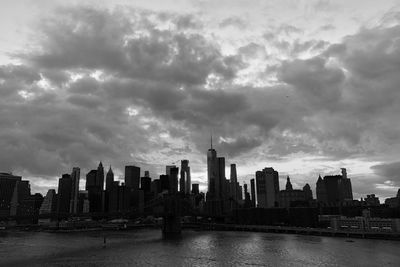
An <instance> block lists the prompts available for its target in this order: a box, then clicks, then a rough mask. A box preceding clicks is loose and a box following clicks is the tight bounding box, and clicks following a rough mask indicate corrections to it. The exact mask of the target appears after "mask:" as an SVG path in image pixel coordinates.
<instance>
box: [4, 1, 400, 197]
mask: <svg viewBox="0 0 400 267" xmlns="http://www.w3.org/2000/svg"><path fill="white" fill-rule="evenodd" d="M173 2H174V3H175V5H172V2H171V3H170V1H163V4H160V2H159V1H135V5H133V4H131V3H129V1H107V2H106V1H102V2H101V1H72V2H70V3H68V4H67V3H63V2H62V1H41V2H40V3H37V4H32V2H31V1H13V2H11V1H5V3H3V5H2V9H1V10H0V16H1V17H2V19H1V20H2V24H1V26H0V30H1V32H2V33H3V34H2V36H1V37H0V38H1V39H0V40H1V41H0V94H1V99H0V111H1V114H2V115H1V117H0V129H1V130H0V146H1V147H2V151H3V152H2V154H1V155H0V172H9V171H11V172H13V173H14V174H15V175H19V176H22V177H23V179H25V180H29V181H31V187H32V192H40V193H42V194H43V195H44V194H45V193H46V192H47V190H48V189H50V188H56V187H57V183H58V178H60V177H61V174H62V173H70V171H71V169H72V167H79V168H80V173H81V183H80V184H81V188H82V185H83V184H84V180H85V177H84V176H85V174H86V173H88V172H89V171H90V170H91V169H92V168H94V166H97V164H98V162H99V161H102V162H103V164H104V167H105V171H107V170H108V166H109V165H111V166H112V168H113V171H114V174H115V179H119V180H120V181H122V180H123V179H124V175H123V173H124V168H125V166H127V165H136V166H140V167H141V169H142V170H149V171H150V176H151V177H153V178H157V177H158V176H159V175H160V174H162V173H163V172H164V170H165V166H166V165H173V164H176V165H177V166H179V165H180V161H181V160H183V159H188V160H189V161H190V177H189V180H191V182H192V183H199V184H200V190H201V191H206V184H207V158H206V157H205V153H206V152H207V149H208V148H209V139H208V138H207V136H208V135H209V133H210V132H212V133H213V136H214V144H213V146H214V147H215V148H216V150H217V151H218V155H219V156H222V157H225V158H226V162H225V166H226V167H225V173H226V176H229V174H230V171H229V168H230V165H231V164H236V167H237V169H236V170H237V181H238V182H240V184H243V181H246V182H247V184H248V185H249V184H250V183H249V182H250V179H251V178H255V172H256V171H258V170H262V169H264V168H266V167H273V168H274V169H275V170H277V171H279V183H280V188H284V185H285V182H286V176H287V175H289V176H290V178H291V183H292V184H293V188H297V189H301V188H303V186H304V185H305V184H306V183H308V184H310V186H311V188H312V189H313V194H314V196H315V184H316V182H317V179H318V175H319V174H321V175H323V176H324V175H335V174H338V172H339V170H340V168H346V169H347V171H348V177H349V178H351V180H352V187H353V193H354V198H355V199H359V198H360V197H365V196H366V195H367V194H376V195H377V196H379V198H380V199H381V201H382V200H384V199H385V198H389V197H392V196H394V195H395V194H396V192H397V190H398V188H399V187H400V174H399V173H400V162H399V160H398V159H399V156H400V142H399V141H400V134H399V130H400V129H399V125H400V124H399V123H398V122H399V121H398V118H397V117H398V115H399V114H400V110H399V105H398V104H399V103H400V95H399V92H398V85H399V84H400V82H399V80H398V78H397V76H398V75H397V73H398V72H399V70H400V68H399V65H398V64H397V62H398V59H399V55H400V52H399V51H400V50H399V49H400V48H399V47H400V45H399V41H398V38H397V37H398V36H399V35H400V20H399V17H400V16H399V14H400V8H399V5H396V1H382V3H381V4H380V5H379V6H378V7H377V5H376V3H375V1H275V2H274V1H271V2H269V3H264V2H262V1H256V2H257V3H255V4H254V5H252V6H250V5H248V3H246V2H245V1H240V0H237V1H229V2H227V1H218V3H214V2H215V1H214V2H213V1H180V2H179V3H178V4H176V1H173ZM361 5H362V7H363V8H362V9H360V8H358V7H359V6H361ZM45 14H47V15H45Z"/></svg>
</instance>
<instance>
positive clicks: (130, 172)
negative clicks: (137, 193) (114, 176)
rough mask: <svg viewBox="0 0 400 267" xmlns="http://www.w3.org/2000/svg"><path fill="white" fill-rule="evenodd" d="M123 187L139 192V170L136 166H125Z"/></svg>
mask: <svg viewBox="0 0 400 267" xmlns="http://www.w3.org/2000/svg"><path fill="white" fill-rule="evenodd" d="M125 186H126V187H129V188H133V189H137V190H139V187H140V168H139V167H136V166H125Z"/></svg>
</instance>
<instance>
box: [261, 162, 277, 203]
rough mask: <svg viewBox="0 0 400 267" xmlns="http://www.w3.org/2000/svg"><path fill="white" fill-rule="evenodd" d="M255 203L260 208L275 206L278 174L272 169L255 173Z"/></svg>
mask: <svg viewBox="0 0 400 267" xmlns="http://www.w3.org/2000/svg"><path fill="white" fill-rule="evenodd" d="M256 183H257V201H258V206H259V207H261V208H271V207H275V206H277V202H278V194H279V174H278V172H277V171H275V170H274V169H273V168H264V169H263V170H262V171H257V172H256Z"/></svg>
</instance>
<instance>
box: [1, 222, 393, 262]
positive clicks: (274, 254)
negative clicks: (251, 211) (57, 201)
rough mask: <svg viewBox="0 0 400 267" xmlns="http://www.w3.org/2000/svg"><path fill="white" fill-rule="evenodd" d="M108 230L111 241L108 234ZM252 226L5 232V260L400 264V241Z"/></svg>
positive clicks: (2, 234) (3, 248)
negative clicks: (174, 233) (169, 235)
mask: <svg viewBox="0 0 400 267" xmlns="http://www.w3.org/2000/svg"><path fill="white" fill-rule="evenodd" d="M104 236H106V247H104V246H103V241H104V240H103V237H104ZM352 240H353V241H354V242H348V241H349V240H348V239H347V238H331V237H319V236H304V235H287V234H271V233H252V232H202V231H199V232H197V231H191V230H185V231H184V232H183V234H182V237H181V238H178V239H174V240H163V239H162V236H161V232H160V231H159V230H135V231H121V232H84V233H46V232H8V233H5V232H2V233H0V266H13V267H14V266H170V267H174V266H400V242H399V241H385V240H366V239H352Z"/></svg>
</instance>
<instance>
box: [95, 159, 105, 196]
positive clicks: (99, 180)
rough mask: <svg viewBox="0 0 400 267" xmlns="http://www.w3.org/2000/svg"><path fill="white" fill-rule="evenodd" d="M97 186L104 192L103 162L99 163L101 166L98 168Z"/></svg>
mask: <svg viewBox="0 0 400 267" xmlns="http://www.w3.org/2000/svg"><path fill="white" fill-rule="evenodd" d="M96 186H98V187H99V188H100V190H101V191H103V190H104V168H103V163H101V161H100V163H99V166H98V167H97V172H96Z"/></svg>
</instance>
